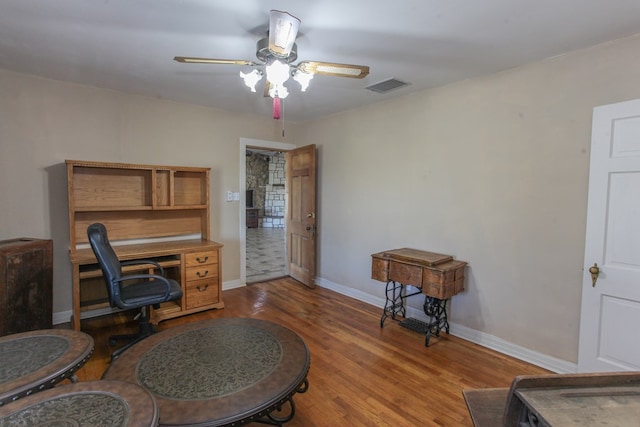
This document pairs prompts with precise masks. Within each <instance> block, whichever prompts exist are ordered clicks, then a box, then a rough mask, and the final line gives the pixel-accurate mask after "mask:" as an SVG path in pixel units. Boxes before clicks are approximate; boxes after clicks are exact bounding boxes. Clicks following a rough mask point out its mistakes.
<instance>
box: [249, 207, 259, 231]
mask: <svg viewBox="0 0 640 427" xmlns="http://www.w3.org/2000/svg"><path fill="white" fill-rule="evenodd" d="M258 211H259V209H258V208H248V209H247V228H257V227H258Z"/></svg>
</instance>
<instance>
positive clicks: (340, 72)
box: [297, 61, 369, 79]
mask: <svg viewBox="0 0 640 427" xmlns="http://www.w3.org/2000/svg"><path fill="white" fill-rule="evenodd" d="M297 69H298V70H300V71H302V72H303V73H308V74H320V75H324V76H337V77H350V78H353V79H363V78H365V77H366V76H367V75H368V74H369V67H368V66H366V65H352V64H337V63H334V62H318V61H302V62H301V63H299V64H298V66H297Z"/></svg>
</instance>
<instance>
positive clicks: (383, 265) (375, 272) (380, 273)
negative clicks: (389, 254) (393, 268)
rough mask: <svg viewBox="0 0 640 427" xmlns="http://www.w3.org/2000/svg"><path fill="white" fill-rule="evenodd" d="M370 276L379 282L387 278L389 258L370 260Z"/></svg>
mask: <svg viewBox="0 0 640 427" xmlns="http://www.w3.org/2000/svg"><path fill="white" fill-rule="evenodd" d="M371 278H372V279H373V280H379V281H380V282H386V281H387V280H389V260H386V259H377V258H373V259H372V260H371Z"/></svg>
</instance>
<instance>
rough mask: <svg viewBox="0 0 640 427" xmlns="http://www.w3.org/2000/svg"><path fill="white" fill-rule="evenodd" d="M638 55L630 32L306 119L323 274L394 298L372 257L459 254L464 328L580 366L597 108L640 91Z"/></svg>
mask: <svg viewBox="0 0 640 427" xmlns="http://www.w3.org/2000/svg"><path fill="white" fill-rule="evenodd" d="M639 51H640V37H635V38H630V39H626V40H622V41H618V42H616V43H611V44H607V45H603V46H598V47H594V48H591V49H588V50H584V51H579V52H574V53H572V54H569V55H565V56H562V57H557V58H554V59H550V60H546V61H542V62H539V63H535V64H531V65H528V66H525V67H522V68H518V69H514V70H510V71H507V72H503V73H500V74H496V75H491V76H488V77H484V78H478V79H473V80H469V81H464V82H461V83H458V84H454V85H450V86H447V87H443V88H439V89H436V90H431V91H427V92H422V93H417V94H413V95H409V96H405V97H402V98H397V99H394V100H390V101H388V102H384V103H379V104H377V105H373V106H370V107H366V108H361V109H358V110H353V111H350V112H348V113H345V114H339V115H335V116H333V117H329V118H326V119H323V120H317V121H315V122H313V123H309V124H307V125H306V126H305V127H304V132H303V134H302V135H301V138H300V139H301V141H304V142H305V143H315V144H317V145H318V152H319V162H320V166H319V170H320V182H321V184H320V185H321V189H320V192H319V215H318V221H319V232H320V237H319V240H320V248H321V251H320V255H319V259H318V266H319V270H318V275H319V276H320V277H322V278H323V279H326V280H328V281H331V282H333V283H338V284H340V285H343V286H347V287H350V288H354V289H356V290H359V291H362V292H365V293H375V295H378V296H380V297H382V296H383V285H382V284H381V283H379V282H375V281H373V280H371V279H369V277H370V254H372V253H375V252H379V251H382V250H385V249H393V248H399V247H413V248H418V249H424V250H431V251H435V252H442V253H446V254H451V255H454V256H455V257H456V258H458V259H461V260H465V261H468V262H469V269H468V281H467V288H468V289H467V290H466V291H465V292H464V293H462V294H459V295H457V296H455V297H454V298H453V299H452V310H451V313H450V319H451V320H452V321H453V322H455V323H456V324H459V325H462V326H466V327H468V328H472V329H474V330H478V331H482V332H485V333H487V334H491V335H493V336H495V337H498V338H501V339H503V340H506V341H508V342H510V343H514V344H516V345H519V346H522V347H525V348H528V349H531V350H533V351H537V352H540V353H543V354H546V355H550V356H553V357H556V358H559V359H563V360H566V361H569V362H576V361H577V349H578V329H579V321H580V318H579V314H580V298H581V280H582V272H583V252H584V237H585V234H584V233H585V223H586V206H587V185H588V169H589V151H590V134H591V114H592V110H593V107H594V106H597V105H601V104H608V103H613V102H617V101H623V100H628V99H632V98H638V97H640V85H638V76H640V56H639V55H638V54H637V52H639ZM427 66H428V64H427ZM410 301H413V302H410V303H411V304H415V306H416V307H417V308H418V307H419V304H420V303H422V300H410Z"/></svg>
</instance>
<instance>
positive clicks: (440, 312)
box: [422, 295, 449, 347]
mask: <svg viewBox="0 0 640 427" xmlns="http://www.w3.org/2000/svg"><path fill="white" fill-rule="evenodd" d="M447 301H448V300H446V299H444V300H441V299H438V298H434V297H430V296H426V295H425V299H424V306H423V307H422V308H423V309H424V314H426V315H427V316H429V323H428V325H427V331H426V333H425V338H424V345H425V347H429V340H430V339H431V335H435V336H439V335H440V331H441V330H442V329H444V330H445V331H446V332H447V333H449V321H448V319H447Z"/></svg>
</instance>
